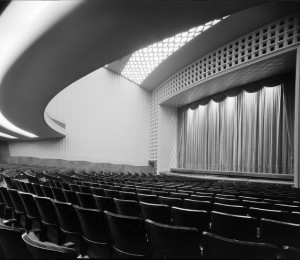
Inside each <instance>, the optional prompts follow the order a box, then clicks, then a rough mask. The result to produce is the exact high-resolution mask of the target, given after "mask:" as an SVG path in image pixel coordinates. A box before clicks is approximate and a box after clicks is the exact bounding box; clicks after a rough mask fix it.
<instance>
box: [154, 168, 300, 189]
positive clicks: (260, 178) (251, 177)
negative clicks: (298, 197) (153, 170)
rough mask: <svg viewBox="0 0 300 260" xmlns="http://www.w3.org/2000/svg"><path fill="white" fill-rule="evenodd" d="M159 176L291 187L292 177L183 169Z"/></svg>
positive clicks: (173, 169) (171, 170) (172, 170)
mask: <svg viewBox="0 0 300 260" xmlns="http://www.w3.org/2000/svg"><path fill="white" fill-rule="evenodd" d="M160 174H161V175H169V176H177V177H185V178H191V179H198V180H199V179H203V180H215V181H218V180H220V181H242V182H256V183H273V184H281V185H293V184H294V182H293V181H294V176H293V175H290V174H275V173H274V174H273V173H272V174H270V173H251V172H230V171H205V170H190V169H183V168H171V169H170V171H167V172H160Z"/></svg>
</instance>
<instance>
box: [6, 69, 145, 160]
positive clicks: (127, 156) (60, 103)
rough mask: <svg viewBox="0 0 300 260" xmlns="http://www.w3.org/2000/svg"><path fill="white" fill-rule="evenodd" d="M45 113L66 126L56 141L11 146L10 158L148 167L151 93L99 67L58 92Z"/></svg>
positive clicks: (18, 143) (16, 143)
mask: <svg viewBox="0 0 300 260" xmlns="http://www.w3.org/2000/svg"><path fill="white" fill-rule="evenodd" d="M46 112H48V113H49V115H51V117H53V118H54V119H56V120H58V121H60V122H63V123H65V124H66V132H67V134H66V137H65V138H63V139H57V140H45V141H31V142H10V143H9V149H10V154H11V156H28V157H36V158H50V159H66V160H79V161H89V162H103V163H113V164H129V165H134V166H146V165H148V158H149V148H148V147H149V136H150V132H149V131H150V93H149V92H148V91H145V90H144V89H142V88H141V87H139V86H137V85H136V84H134V83H132V82H130V81H128V80H127V79H125V78H123V77H121V76H119V75H117V74H115V73H112V72H110V71H108V70H106V69H99V70H97V71H95V72H93V73H91V74H89V75H87V76H85V77H83V78H82V79H80V80H78V81H77V82H75V83H73V84H72V85H70V86H69V87H67V88H66V89H64V90H63V91H62V92H61V93H59V94H58V95H57V96H56V97H55V98H54V99H53V100H52V101H51V102H50V103H49V105H48V107H47V108H46Z"/></svg>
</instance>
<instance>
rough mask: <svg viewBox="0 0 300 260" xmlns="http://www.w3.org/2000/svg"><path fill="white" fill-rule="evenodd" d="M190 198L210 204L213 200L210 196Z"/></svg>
mask: <svg viewBox="0 0 300 260" xmlns="http://www.w3.org/2000/svg"><path fill="white" fill-rule="evenodd" d="M190 198H191V200H200V201H210V202H213V201H214V198H213V197H212V196H204V195H195V194H192V195H191V197H190Z"/></svg>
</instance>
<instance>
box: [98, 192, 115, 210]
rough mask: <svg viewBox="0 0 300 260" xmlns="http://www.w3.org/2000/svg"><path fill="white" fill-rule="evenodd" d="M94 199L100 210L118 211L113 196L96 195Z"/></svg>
mask: <svg viewBox="0 0 300 260" xmlns="http://www.w3.org/2000/svg"><path fill="white" fill-rule="evenodd" d="M94 200H95V202H96V205H97V208H98V209H99V210H100V211H103V212H104V211H105V210H107V211H109V212H113V213H117V209H116V205H115V202H114V200H113V198H108V197H103V196H96V195H94Z"/></svg>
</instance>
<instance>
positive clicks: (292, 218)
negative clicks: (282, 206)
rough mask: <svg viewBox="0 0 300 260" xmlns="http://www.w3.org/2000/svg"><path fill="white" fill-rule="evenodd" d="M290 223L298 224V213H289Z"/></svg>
mask: <svg viewBox="0 0 300 260" xmlns="http://www.w3.org/2000/svg"><path fill="white" fill-rule="evenodd" d="M290 221H291V222H292V223H297V224H300V212H299V211H292V212H291V213H290Z"/></svg>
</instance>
